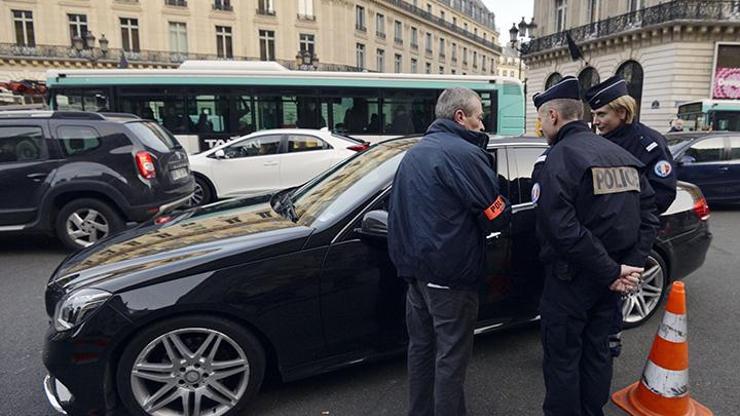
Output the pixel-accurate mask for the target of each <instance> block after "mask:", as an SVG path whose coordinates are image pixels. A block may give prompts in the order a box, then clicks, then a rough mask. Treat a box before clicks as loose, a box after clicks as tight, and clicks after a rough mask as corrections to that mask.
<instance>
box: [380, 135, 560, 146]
mask: <svg viewBox="0 0 740 416" xmlns="http://www.w3.org/2000/svg"><path fill="white" fill-rule="evenodd" d="M422 137H424V135H423V134H412V135H407V136H402V137H395V138H393V139H388V140H383V141H382V142H378V143H379V144H380V143H390V142H393V141H396V140H404V139H414V138H418V139H419V140H421V138H422ZM489 137H490V140H489V142H488V148H493V147H501V146H518V145H529V146H538V147H540V146H547V140H545V139H544V138H542V137H535V136H497V135H490V134H489Z"/></svg>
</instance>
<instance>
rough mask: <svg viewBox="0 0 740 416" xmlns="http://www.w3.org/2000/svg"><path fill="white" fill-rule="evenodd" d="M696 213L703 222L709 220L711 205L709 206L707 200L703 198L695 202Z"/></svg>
mask: <svg viewBox="0 0 740 416" xmlns="http://www.w3.org/2000/svg"><path fill="white" fill-rule="evenodd" d="M694 213H695V214H696V216H697V217H699V219H700V220H702V221H706V220H708V219H709V216H710V212H709V204H707V200H706V199H705V198H704V197H703V196H702V197H700V198H699V199H698V200H696V201H695V202H694Z"/></svg>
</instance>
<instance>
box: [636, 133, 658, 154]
mask: <svg viewBox="0 0 740 416" xmlns="http://www.w3.org/2000/svg"><path fill="white" fill-rule="evenodd" d="M640 144H641V145H642V146H643V147H644V148H645V150H647V151H648V152H652V151H653V150H655V149H656V148H657V147H658V143H656V142H655V140H653V139H651V138H650V137H646V136H640Z"/></svg>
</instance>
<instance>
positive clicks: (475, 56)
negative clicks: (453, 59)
mask: <svg viewBox="0 0 740 416" xmlns="http://www.w3.org/2000/svg"><path fill="white" fill-rule="evenodd" d="M473 68H478V51H473Z"/></svg>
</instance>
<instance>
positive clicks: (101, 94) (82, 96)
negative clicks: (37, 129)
mask: <svg viewBox="0 0 740 416" xmlns="http://www.w3.org/2000/svg"><path fill="white" fill-rule="evenodd" d="M54 99H55V107H54V109H55V110H60V111H69V110H71V111H111V107H110V97H109V94H108V92H107V91H105V90H100V89H90V90H85V91H82V90H62V91H59V92H57V93H56V95H55V97H54Z"/></svg>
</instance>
